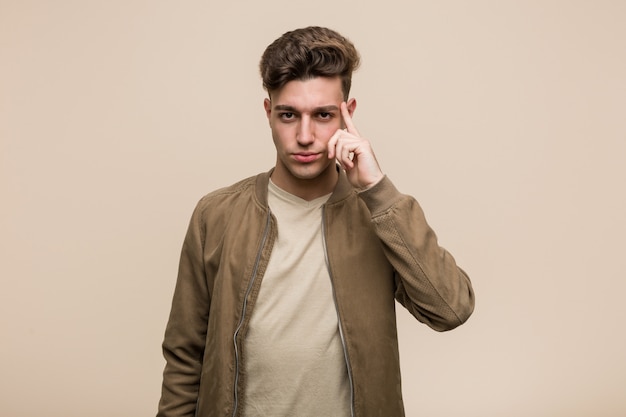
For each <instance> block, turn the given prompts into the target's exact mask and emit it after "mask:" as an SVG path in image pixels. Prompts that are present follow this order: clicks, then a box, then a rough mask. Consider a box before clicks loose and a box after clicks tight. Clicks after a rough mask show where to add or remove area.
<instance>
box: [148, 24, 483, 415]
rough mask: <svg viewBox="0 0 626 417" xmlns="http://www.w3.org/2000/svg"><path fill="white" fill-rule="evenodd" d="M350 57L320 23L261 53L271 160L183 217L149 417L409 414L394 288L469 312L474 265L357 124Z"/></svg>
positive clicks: (435, 311) (453, 320)
mask: <svg viewBox="0 0 626 417" xmlns="http://www.w3.org/2000/svg"><path fill="white" fill-rule="evenodd" d="M358 65H359V56H358V53H357V51H356V49H355V48H354V46H353V44H352V43H351V42H349V41H348V40H347V39H345V38H344V37H342V36H341V35H339V34H338V33H336V32H334V31H332V30H329V29H325V28H319V27H309V28H304V29H299V30H295V31H291V32H287V33H285V34H284V35H283V36H281V37H280V38H279V39H277V40H276V41H275V42H274V43H272V44H271V45H270V46H269V47H268V48H267V49H266V51H265V52H264V54H263V57H262V59H261V75H262V78H263V85H264V87H265V88H266V89H267V91H268V98H267V99H265V102H264V107H265V112H266V114H267V118H268V121H269V126H270V129H271V132H272V137H273V140H274V145H275V146H276V153H277V157H276V165H275V166H274V168H273V169H272V170H271V171H269V172H267V173H263V174H259V175H257V176H255V177H252V178H248V179H244V180H243V181H240V182H238V183H237V184H234V185H232V186H230V187H228V188H224V189H221V190H217V191H215V192H213V193H210V194H208V195H207V196H205V197H204V198H202V199H201V200H200V202H199V203H198V205H197V207H196V209H195V211H194V213H193V215H192V218H191V222H190V226H189V229H188V232H187V236H186V238H185V241H184V244H183V249H182V255H181V261H180V268H179V276H178V280H177V284H176V289H175V293H174V300H173V304H172V310H171V314H170V319H169V322H168V325H167V329H166V333H165V339H164V342H163V352H164V356H165V359H166V362H167V364H166V367H165V371H164V378H163V391H162V397H161V401H160V404H159V414H158V415H159V416H162V417H165V416H199V417H215V416H233V417H236V416H242V417H252V416H268V417H279V416H297V417H303V416H304V417H306V416H311V417H313V416H315V417H320V416H325V417H326V416H332V417H347V416H351V417H370V416H378V417H395V416H403V415H404V409H403V404H402V394H401V386H400V364H399V358H398V342H397V335H396V333H397V330H396V318H395V300H397V301H398V302H399V303H401V304H402V305H403V306H404V307H406V308H407V309H408V310H409V311H410V312H411V314H413V315H414V316H415V317H416V318H417V319H418V320H419V321H421V322H423V323H425V324H427V325H428V326H430V327H432V328H433V329H435V330H438V331H444V330H449V329H453V328H455V327H456V326H458V325H460V324H462V323H464V322H465V321H466V320H467V319H468V317H469V316H470V314H471V313H472V310H473V307H474V295H473V291H472V287H471V284H470V281H469V279H468V277H467V276H466V274H465V273H464V272H463V271H462V270H461V269H459V268H458V267H457V266H456V264H455V261H454V259H453V258H452V256H451V255H450V254H449V253H448V252H447V251H445V250H444V249H443V248H441V247H439V246H438V244H437V238H436V236H435V234H434V232H433V231H432V229H431V228H430V227H429V226H428V224H427V223H426V220H425V218H424V215H423V213H422V211H421V208H420V207H419V205H418V203H417V202H416V201H415V199H413V198H412V197H410V196H406V195H403V194H400V192H398V190H397V189H396V188H395V187H394V185H393V184H392V182H391V181H390V180H389V178H387V177H386V176H385V175H384V174H383V172H382V171H381V169H380V166H379V164H378V162H377V161H376V158H375V156H374V153H373V151H372V148H371V146H370V143H369V142H368V141H367V140H366V139H365V138H363V137H361V135H360V134H359V132H358V130H357V129H356V127H355V126H354V123H353V121H352V115H353V113H354V111H355V109H356V101H355V99H354V98H349V90H350V84H351V75H352V72H353V71H354V70H355V69H356V68H357V67H358Z"/></svg>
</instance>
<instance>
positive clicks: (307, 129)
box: [296, 116, 315, 146]
mask: <svg viewBox="0 0 626 417" xmlns="http://www.w3.org/2000/svg"><path fill="white" fill-rule="evenodd" d="M296 140H297V141H298V143H299V144H300V145H301V146H307V145H310V144H312V143H313V142H314V141H315V135H314V134H313V124H312V123H311V119H310V118H309V117H307V116H304V117H302V118H301V119H300V125H299V126H298V132H297V136H296Z"/></svg>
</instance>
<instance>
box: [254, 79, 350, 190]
mask: <svg viewBox="0 0 626 417" xmlns="http://www.w3.org/2000/svg"><path fill="white" fill-rule="evenodd" d="M342 101H343V91H342V89H341V79H340V78H339V77H336V78H324V77H317V78H312V79H308V80H304V81H301V80H294V81H290V82H288V83H287V84H285V85H284V86H283V87H282V88H281V89H280V90H277V91H273V92H272V93H271V94H270V99H265V103H264V104H265V112H266V114H267V118H268V120H269V124H270V128H271V129H272V137H273V139H274V145H275V146H276V153H277V156H276V167H275V169H274V172H273V174H272V180H273V181H274V183H275V184H276V185H278V186H279V187H281V188H283V189H284V190H286V191H288V192H290V193H292V194H295V195H299V196H303V195H306V196H309V197H311V196H312V198H315V197H318V196H321V195H324V194H327V193H329V192H331V191H332V189H333V188H334V185H335V183H336V180H337V171H336V169H335V161H334V160H329V159H328V141H329V140H330V138H331V137H332V136H333V134H335V132H336V131H337V130H338V129H341V128H342V127H343V122H342V118H341V111H340V105H341V103H342ZM347 104H348V110H349V112H350V114H352V112H353V111H354V109H355V108H356V101H355V100H354V99H350V100H348V103H347ZM318 194H319V195H318ZM304 198H306V197H304Z"/></svg>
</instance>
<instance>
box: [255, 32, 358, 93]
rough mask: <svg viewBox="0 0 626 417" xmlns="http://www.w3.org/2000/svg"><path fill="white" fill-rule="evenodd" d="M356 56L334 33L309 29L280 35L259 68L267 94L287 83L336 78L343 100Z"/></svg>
mask: <svg viewBox="0 0 626 417" xmlns="http://www.w3.org/2000/svg"><path fill="white" fill-rule="evenodd" d="M360 60H361V59H360V57H359V53H358V52H357V50H356V48H355V47H354V45H353V44H352V42H350V41H349V40H348V39H346V38H344V37H343V36H341V35H340V34H339V33H337V32H335V31H334V30H331V29H327V28H323V27H318V26H310V27H306V28H302V29H296V30H293V31H290V32H286V33H284V34H283V35H282V36H281V37H280V38H278V39H276V40H275V41H274V42H272V43H271V44H270V45H269V46H268V47H267V49H265V52H264V53H263V56H262V57H261V63H260V65H259V67H260V70H261V78H262V79H263V88H265V89H266V90H267V92H268V93H270V94H271V93H272V92H273V91H276V90H279V89H280V88H282V87H283V86H284V85H285V84H287V83H288V82H289V81H293V80H308V79H311V78H315V77H328V78H332V77H337V76H338V77H340V78H341V88H342V91H343V95H344V98H346V99H347V98H348V94H349V93H350V87H351V85H352V72H353V71H355V70H356V69H357V68H358V67H359V64H360Z"/></svg>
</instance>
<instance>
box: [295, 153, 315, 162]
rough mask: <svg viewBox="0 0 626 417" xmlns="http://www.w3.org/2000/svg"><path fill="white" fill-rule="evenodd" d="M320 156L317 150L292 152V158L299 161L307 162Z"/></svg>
mask: <svg viewBox="0 0 626 417" xmlns="http://www.w3.org/2000/svg"><path fill="white" fill-rule="evenodd" d="M320 156H321V153H318V152H297V153H294V154H293V158H294V159H295V160H296V161H298V162H300V163H309V162H313V161H316V160H317V159H319V158H320Z"/></svg>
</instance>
